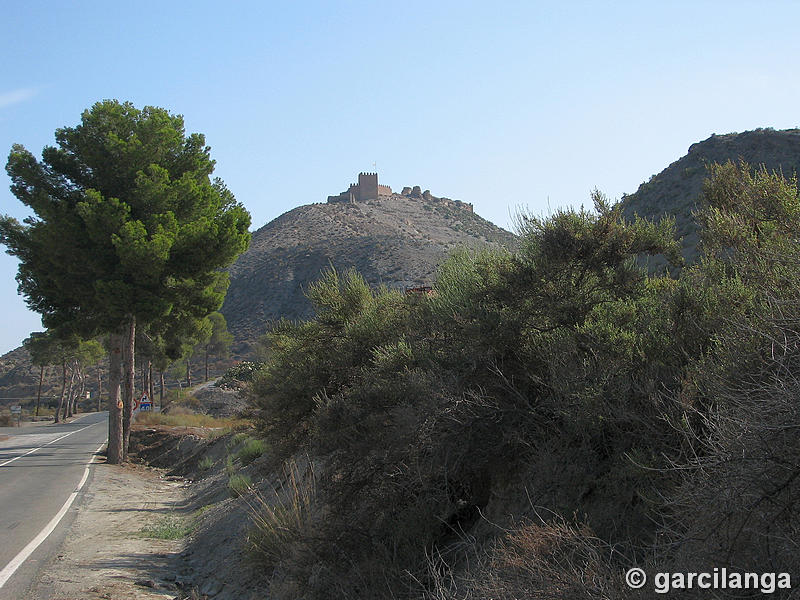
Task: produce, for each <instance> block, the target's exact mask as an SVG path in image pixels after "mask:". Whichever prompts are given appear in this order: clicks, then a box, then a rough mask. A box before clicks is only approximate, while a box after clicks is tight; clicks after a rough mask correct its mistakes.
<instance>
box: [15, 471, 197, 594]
mask: <svg viewBox="0 0 800 600" xmlns="http://www.w3.org/2000/svg"><path fill="white" fill-rule="evenodd" d="M185 497H186V494H185V489H184V488H183V487H182V484H181V482H180V481H170V480H166V479H164V478H162V477H161V475H160V474H159V473H158V472H157V471H155V470H152V469H149V468H145V467H141V466H137V465H130V464H129V465H124V466H121V465H107V464H105V463H101V464H98V465H97V466H96V467H95V472H94V478H93V480H92V482H91V485H90V486H89V489H88V490H87V492H86V498H85V501H84V502H83V503H81V505H80V508H79V509H78V514H77V516H76V518H75V520H74V522H73V523H72V526H71V529H70V531H69V533H68V535H67V537H66V540H65V541H64V544H63V546H62V547H61V549H60V550H59V552H58V555H57V557H56V558H55V559H54V560H53V561H52V562H51V563H50V564H49V565H46V566H45V567H44V568H43V569H42V575H41V577H40V578H39V581H38V582H37V583H36V584H35V585H34V587H33V589H32V592H31V595H30V596H29V598H30V599H31V600H77V599H80V600H155V599H166V598H170V599H171V598H175V597H176V596H178V589H179V588H178V585H179V584H180V583H181V582H182V575H183V573H182V572H181V567H180V564H181V561H180V556H179V553H180V552H181V550H182V549H183V541H182V540H180V539H178V540H165V539H153V538H148V537H145V536H144V535H143V534H142V529H143V528H145V527H154V526H158V525H164V524H165V523H166V522H169V521H170V520H173V519H174V520H175V522H181V519H185V518H186V517H185V516H184V515H183V514H182V512H181V508H182V506H183V503H184V501H185Z"/></svg>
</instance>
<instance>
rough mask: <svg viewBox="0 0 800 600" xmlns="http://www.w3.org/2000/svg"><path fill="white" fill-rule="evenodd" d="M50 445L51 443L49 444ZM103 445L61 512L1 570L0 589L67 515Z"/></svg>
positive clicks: (87, 464)
mask: <svg viewBox="0 0 800 600" xmlns="http://www.w3.org/2000/svg"><path fill="white" fill-rule="evenodd" d="M95 424H96V423H95ZM89 427H91V425H90V426H89ZM83 429H86V427H84V428H83ZM78 431H82V430H81V429H79V430H78ZM72 433H75V432H74V431H73V432H72ZM67 435H70V434H67ZM63 437H67V436H62V438H63ZM62 438H58V439H62ZM53 441H54V442H55V441H57V440H53ZM106 441H107V440H106ZM50 443H51V444H52V443H53V442H50ZM105 445H106V442H103V443H102V444H100V447H99V448H98V449H97V450H95V451H94V453H93V454H92V458H91V459H89V462H88V463H86V468H85V469H84V471H83V477H81V481H80V483H79V484H78V487H76V488H75V491H74V492H72V493H71V494H70V495H69V498H67V501H66V502H64V506H62V507H61V510H59V511H58V512H57V513H56V516H54V517H53V518H52V519H50V522H49V523H48V524H47V525H45V528H44V529H42V530H41V531H40V532H39V535H37V536H36V537H35V538H33V539H32V540H31V541H30V542H29V543H28V545H27V546H25V547H24V548H23V549H22V550H20V552H19V554H17V555H16V556H15V557H14V558H12V559H11V562H9V563H8V564H7V565H6V566H5V567H4V568H3V570H2V571H0V588H2V587H3V586H4V585H5V584H6V581H8V579H9V578H10V577H11V576H12V575H13V574H14V572H15V571H16V570H17V569H19V568H20V566H21V565H22V563H24V562H25V561H26V560H28V557H29V556H30V555H31V554H33V551H34V550H36V548H38V547H39V546H40V545H41V543H42V542H43V541H45V540H46V539H47V536H49V535H50V534H51V533H53V530H54V529H55V528H56V526H58V524H59V522H60V521H61V519H63V518H64V515H65V514H67V511H68V510H69V507H70V506H72V503H73V502H74V501H75V498H76V497H77V496H78V492H80V491H81V488H82V487H83V484H84V483H86V479H87V478H88V477H89V467H91V466H92V463H93V462H94V459H95V457H96V456H97V453H98V452H100V450H102V449H103V446H105ZM23 456H24V455H23ZM17 458H20V457H17ZM15 460H16V459H15Z"/></svg>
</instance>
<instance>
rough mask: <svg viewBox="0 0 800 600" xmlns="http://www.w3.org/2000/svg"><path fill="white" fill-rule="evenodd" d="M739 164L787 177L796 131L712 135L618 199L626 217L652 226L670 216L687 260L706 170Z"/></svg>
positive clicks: (792, 167)
mask: <svg viewBox="0 0 800 600" xmlns="http://www.w3.org/2000/svg"><path fill="white" fill-rule="evenodd" d="M739 159H743V160H745V161H747V162H748V163H750V164H751V165H753V166H756V165H761V164H763V165H765V166H766V167H767V169H769V170H781V171H782V172H783V173H784V175H786V176H790V175H792V174H794V173H796V172H797V171H798V170H800V129H788V130H784V131H775V130H773V129H757V130H755V131H746V132H744V133H730V134H726V135H712V136H711V137H710V138H708V139H706V140H703V141H702V142H698V143H696V144H692V145H691V146H689V152H688V153H687V154H686V156H684V157H682V158H680V159H678V160H676V161H675V162H674V163H672V164H671V165H669V166H668V167H667V168H666V169H664V170H663V171H661V173H659V174H658V175H654V176H653V177H651V178H650V180H649V181H647V182H646V183H643V184H642V185H640V186H639V189H638V190H636V192H635V193H633V194H630V195H627V196H624V197H623V199H622V201H623V203H624V205H625V212H626V214H627V216H629V217H632V216H633V214H639V215H640V216H642V217H648V218H651V219H656V220H657V219H660V218H661V217H663V216H664V215H673V216H674V217H675V220H676V230H677V233H678V235H680V236H682V237H683V238H684V240H683V247H684V256H685V257H687V258H688V259H692V258H693V257H694V256H696V252H695V247H696V246H697V242H698V236H697V229H696V226H695V223H694V220H693V218H692V211H694V210H695V209H696V207H697V199H698V196H699V195H700V192H701V191H702V189H703V181H704V180H705V178H706V165H708V164H710V163H714V162H717V163H724V162H725V161H727V160H732V161H737V160H739Z"/></svg>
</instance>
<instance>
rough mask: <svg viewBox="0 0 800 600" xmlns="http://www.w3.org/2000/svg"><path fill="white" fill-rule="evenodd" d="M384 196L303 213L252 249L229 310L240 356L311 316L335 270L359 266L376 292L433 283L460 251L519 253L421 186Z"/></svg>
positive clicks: (235, 277) (273, 227)
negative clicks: (317, 294)
mask: <svg viewBox="0 0 800 600" xmlns="http://www.w3.org/2000/svg"><path fill="white" fill-rule="evenodd" d="M362 175H363V174H362ZM368 175H369V174H368ZM362 181H363V178H362ZM375 183H376V184H377V179H376V180H375ZM382 187H385V186H382ZM352 189H353V188H352V186H351V190H352ZM386 189H387V190H388V189H389V188H386ZM381 192H382V193H381V194H380V195H377V197H375V198H372V199H368V200H359V201H356V200H355V199H356V198H358V195H357V194H353V193H352V192H344V193H342V194H340V195H338V196H332V197H330V198H329V201H328V202H327V203H324V204H309V205H305V206H300V207H298V208H295V209H293V210H290V211H289V212H287V213H284V214H283V215H281V216H280V217H278V218H277V219H275V220H273V221H271V222H270V223H267V224H266V225H264V226H263V227H262V228H261V229H259V230H258V231H256V232H254V233H253V240H252V243H251V245H250V249H249V250H248V251H247V252H246V253H244V254H243V255H242V256H241V257H239V259H238V260H237V261H236V263H235V264H234V265H233V266H232V267H231V269H230V273H231V285H230V288H229V290H228V295H227V297H226V299H225V304H224V305H223V307H222V313H223V314H224V315H225V318H226V320H227V322H228V327H229V329H230V330H231V332H232V333H233V334H234V336H235V338H236V341H237V347H238V350H239V352H238V353H239V354H246V353H247V349H248V347H249V346H250V345H251V344H252V343H253V342H254V341H255V340H257V339H258V338H259V337H260V336H261V335H262V334H263V333H264V332H265V330H266V323H267V322H268V321H270V320H274V319H278V318H281V317H285V318H288V319H300V318H306V317H309V316H311V306H310V303H309V302H308V300H307V299H306V297H305V296H304V291H305V290H306V289H307V288H308V285H309V284H310V283H312V282H313V281H315V280H316V279H318V278H319V275H320V273H321V271H322V270H323V269H326V268H327V267H328V266H330V265H333V266H334V267H335V268H337V269H340V270H345V269H348V268H350V267H353V268H355V269H357V270H358V271H359V272H360V273H361V274H362V275H363V276H364V277H365V279H366V280H367V281H368V282H369V283H370V284H371V285H379V284H385V285H387V286H389V287H397V288H405V287H416V286H423V285H430V284H432V283H433V280H434V276H435V272H436V268H437V266H438V265H439V264H441V262H442V261H443V260H444V259H445V258H446V257H447V255H448V254H449V253H450V252H451V251H452V250H454V249H456V248H457V247H459V246H468V247H477V246H494V247H511V246H512V245H513V244H514V241H515V239H516V238H515V236H514V235H513V234H511V233H509V232H508V231H506V230H504V229H501V228H500V227H497V226H496V225H494V224H492V223H490V222H489V221H487V220H486V219H483V218H481V217H480V216H478V215H476V214H475V213H474V212H472V206H471V205H470V204H466V203H463V202H459V201H456V200H449V199H447V198H437V197H435V196H432V195H431V194H430V193H429V192H428V191H427V190H426V191H425V192H420V191H419V188H418V187H415V188H404V189H403V193H401V194H397V193H391V190H389V192H387V193H383V190H381Z"/></svg>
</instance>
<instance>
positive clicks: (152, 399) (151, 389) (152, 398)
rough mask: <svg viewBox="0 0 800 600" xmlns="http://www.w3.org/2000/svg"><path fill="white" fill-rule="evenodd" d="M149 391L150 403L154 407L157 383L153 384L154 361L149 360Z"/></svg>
mask: <svg viewBox="0 0 800 600" xmlns="http://www.w3.org/2000/svg"><path fill="white" fill-rule="evenodd" d="M147 382H148V384H149V385H148V386H147V391H148V392H149V394H150V405H151V407H152V408H155V405H156V390H155V385H154V384H153V361H152V360H148V361H147Z"/></svg>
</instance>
